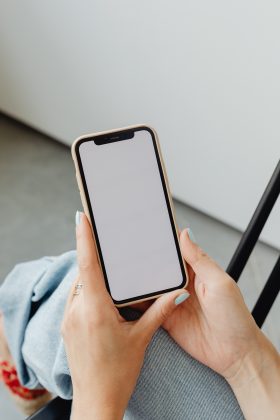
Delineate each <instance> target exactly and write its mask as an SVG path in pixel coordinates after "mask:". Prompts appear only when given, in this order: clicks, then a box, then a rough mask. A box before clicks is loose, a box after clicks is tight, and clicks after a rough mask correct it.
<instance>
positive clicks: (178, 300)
mask: <svg viewBox="0 0 280 420" xmlns="http://www.w3.org/2000/svg"><path fill="white" fill-rule="evenodd" d="M189 296H190V294H189V292H186V293H182V294H181V295H179V296H177V297H176V299H175V305H180V303H182V302H184V301H185V300H186V299H188V297H189Z"/></svg>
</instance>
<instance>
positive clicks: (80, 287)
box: [73, 283, 84, 296]
mask: <svg viewBox="0 0 280 420" xmlns="http://www.w3.org/2000/svg"><path fill="white" fill-rule="evenodd" d="M83 286H84V285H83V283H77V284H76V286H75V290H74V293H73V295H74V296H76V295H79V294H80V293H81V290H82V288H83Z"/></svg>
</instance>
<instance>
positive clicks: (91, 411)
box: [62, 214, 188, 420]
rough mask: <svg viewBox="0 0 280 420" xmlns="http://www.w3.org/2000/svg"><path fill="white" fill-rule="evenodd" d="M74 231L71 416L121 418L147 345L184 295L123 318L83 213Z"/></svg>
mask: <svg viewBox="0 0 280 420" xmlns="http://www.w3.org/2000/svg"><path fill="white" fill-rule="evenodd" d="M76 233H77V255H78V266H79V275H78V279H77V280H76V282H75V283H74V285H73V287H72V290H71V291H70V294H69V297H68V301H67V304H66V309H65V316H64V320H63V323H62V336H63V339H64V343H65V348H66V353H67V359H68V363H69V368H70V371H71V376H72V382H73V408H72V417H71V418H72V420H74V419H77V420H78V419H81V418H84V419H104V420H105V419H114V420H117V419H122V418H123V413H124V411H125V408H126V406H127V402H128V400H129V398H130V396H131V394H132V392H133V389H134V387H135V384H136V381H137V378H138V376H139V373H140V369H141V367H142V364H143V359H144V355H145V350H146V348H147V345H148V344H149V342H150V340H151V338H152V336H153V334H154V333H155V331H156V330H157V329H158V328H159V327H160V325H161V324H162V323H163V322H164V320H165V319H167V317H168V316H169V315H170V314H171V313H172V311H173V310H175V307H176V304H175V299H176V297H178V296H179V295H181V294H184V295H185V296H188V294H187V293H186V291H185V290H182V289H181V290H176V291H174V292H172V293H169V294H166V295H165V296H162V297H160V298H159V299H157V301H156V302H155V303H153V305H152V306H151V307H150V308H148V309H147V311H146V312H145V313H144V315H143V316H142V317H141V318H140V319H139V320H138V321H134V322H127V321H126V320H125V319H124V318H122V317H121V315H120V314H119V312H118V310H117V309H116V307H115V306H114V304H113V302H112V300H111V298H110V296H109V294H108V292H107V290H106V287H105V283H104V280H103V276H102V273H101V270H100V267H99V264H98V260H97V255H96V251H95V246H94V242H93V237H92V233H91V229H90V226H89V223H88V221H87V218H86V216H85V215H84V214H81V221H80V224H79V226H78V227H77V229H76ZM77 281H80V282H82V283H83V289H82V291H81V293H80V294H79V295H78V296H74V295H73V292H74V288H75V285H76V283H77Z"/></svg>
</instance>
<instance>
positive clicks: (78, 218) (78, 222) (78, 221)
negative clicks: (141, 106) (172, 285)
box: [75, 210, 81, 226]
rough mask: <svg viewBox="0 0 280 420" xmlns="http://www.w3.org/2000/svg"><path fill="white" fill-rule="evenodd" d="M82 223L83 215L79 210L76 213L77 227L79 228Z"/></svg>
mask: <svg viewBox="0 0 280 420" xmlns="http://www.w3.org/2000/svg"><path fill="white" fill-rule="evenodd" d="M80 221H81V213H80V212H79V211H78V210H77V211H76V216H75V222H76V226H79V224H80Z"/></svg>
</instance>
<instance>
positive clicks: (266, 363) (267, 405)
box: [228, 336, 280, 420]
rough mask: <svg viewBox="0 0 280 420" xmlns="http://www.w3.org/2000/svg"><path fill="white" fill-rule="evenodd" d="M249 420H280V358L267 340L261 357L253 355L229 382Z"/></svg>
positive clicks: (260, 353) (260, 349)
mask: <svg viewBox="0 0 280 420" xmlns="http://www.w3.org/2000/svg"><path fill="white" fill-rule="evenodd" d="M228 382H229V384H230V385H231V387H232V389H233V392H234V394H235V396H236V398H237V400H238V402H239V405H240V407H241V409H242V411H243V414H244V416H245V418H246V420H251V419H252V420H263V419H264V418H267V419H270V420H274V419H275V420H278V419H279V418H280V356H279V354H278V352H277V351H276V349H275V348H274V347H273V346H272V344H271V343H270V342H269V341H268V340H267V339H266V337H264V336H263V340H262V344H261V345H260V348H259V353H258V354H253V355H252V357H251V358H249V360H247V361H244V366H243V367H241V368H240V372H239V373H238V375H236V377H234V378H231V379H230V380H228Z"/></svg>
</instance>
